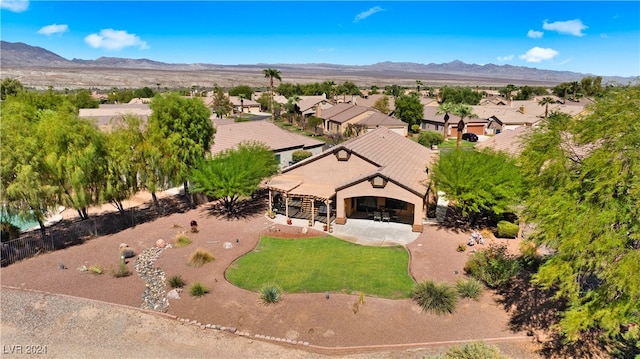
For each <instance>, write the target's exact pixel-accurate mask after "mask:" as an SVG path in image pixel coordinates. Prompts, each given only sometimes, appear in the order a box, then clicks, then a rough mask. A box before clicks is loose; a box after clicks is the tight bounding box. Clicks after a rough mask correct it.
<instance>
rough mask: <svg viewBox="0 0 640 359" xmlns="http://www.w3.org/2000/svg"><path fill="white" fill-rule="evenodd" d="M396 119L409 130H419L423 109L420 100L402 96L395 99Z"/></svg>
mask: <svg viewBox="0 0 640 359" xmlns="http://www.w3.org/2000/svg"><path fill="white" fill-rule="evenodd" d="M396 117H397V118H399V119H400V120H402V121H403V122H406V123H407V124H409V129H411V130H413V129H414V128H416V127H415V126H416V125H417V126H418V128H420V123H421V122H422V118H423V117H424V107H423V106H422V103H420V98H419V97H418V96H417V95H415V94H412V95H402V96H400V97H398V98H397V99H396Z"/></svg>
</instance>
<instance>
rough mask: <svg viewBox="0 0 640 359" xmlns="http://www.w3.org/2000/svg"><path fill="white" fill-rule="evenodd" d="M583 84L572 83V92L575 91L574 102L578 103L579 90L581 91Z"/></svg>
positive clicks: (578, 82)
mask: <svg viewBox="0 0 640 359" xmlns="http://www.w3.org/2000/svg"><path fill="white" fill-rule="evenodd" d="M581 85H582V83H580V81H573V82H572V83H571V90H572V91H573V101H576V102H577V101H578V97H577V96H578V90H579V89H580V87H581Z"/></svg>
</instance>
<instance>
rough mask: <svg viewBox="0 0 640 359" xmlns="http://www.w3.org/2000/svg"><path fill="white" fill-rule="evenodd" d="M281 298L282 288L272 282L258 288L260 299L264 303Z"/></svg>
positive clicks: (277, 300)
mask: <svg viewBox="0 0 640 359" xmlns="http://www.w3.org/2000/svg"><path fill="white" fill-rule="evenodd" d="M281 298H282V288H280V286H279V285H277V284H273V283H267V284H265V285H263V286H262V288H260V299H261V300H262V302H263V303H264V304H275V303H278V302H279V301H280V299H281Z"/></svg>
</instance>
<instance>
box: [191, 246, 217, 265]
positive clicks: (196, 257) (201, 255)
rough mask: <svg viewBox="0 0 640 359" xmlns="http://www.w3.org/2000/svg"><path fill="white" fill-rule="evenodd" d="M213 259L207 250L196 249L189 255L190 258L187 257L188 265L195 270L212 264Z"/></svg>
mask: <svg viewBox="0 0 640 359" xmlns="http://www.w3.org/2000/svg"><path fill="white" fill-rule="evenodd" d="M214 259H215V258H214V257H213V254H211V253H210V252H209V251H208V250H206V249H202V248H198V249H196V251H195V252H193V253H192V254H191V257H189V265H191V266H192V267H195V268H200V267H202V266H203V265H205V264H207V263H209V262H212V261H213V260H214Z"/></svg>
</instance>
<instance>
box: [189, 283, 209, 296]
mask: <svg viewBox="0 0 640 359" xmlns="http://www.w3.org/2000/svg"><path fill="white" fill-rule="evenodd" d="M189 293H190V294H191V296H193V297H202V296H203V295H205V294H207V293H209V288H207V287H206V286H205V285H204V284H202V283H200V282H194V283H193V284H191V287H190V288H189Z"/></svg>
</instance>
